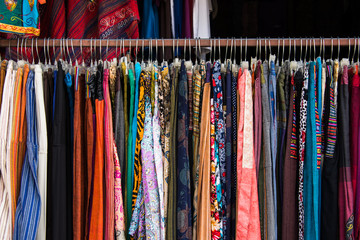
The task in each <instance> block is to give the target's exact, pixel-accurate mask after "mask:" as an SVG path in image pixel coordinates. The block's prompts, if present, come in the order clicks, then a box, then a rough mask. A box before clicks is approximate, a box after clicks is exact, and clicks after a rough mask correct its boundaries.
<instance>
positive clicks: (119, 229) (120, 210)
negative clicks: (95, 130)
mask: <svg viewBox="0 0 360 240" xmlns="http://www.w3.org/2000/svg"><path fill="white" fill-rule="evenodd" d="M114 165H115V168H114V170H115V174H114V179H115V180H114V182H115V184H114V185H115V202H114V204H115V237H116V240H125V218H124V205H123V198H122V189H121V170H120V162H119V157H118V153H117V148H116V144H115V141H114Z"/></svg>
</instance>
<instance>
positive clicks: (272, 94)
mask: <svg viewBox="0 0 360 240" xmlns="http://www.w3.org/2000/svg"><path fill="white" fill-rule="evenodd" d="M269 103H270V141H271V162H272V177H273V190H274V212H275V215H274V217H275V221H274V233H275V239H277V201H276V196H277V195H276V155H277V117H276V73H275V64H274V61H271V62H270V74H269Z"/></svg>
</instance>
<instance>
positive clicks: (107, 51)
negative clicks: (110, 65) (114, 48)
mask: <svg viewBox="0 0 360 240" xmlns="http://www.w3.org/2000/svg"><path fill="white" fill-rule="evenodd" d="M105 55H106V58H105V59H106V61H109V39H107V40H106V53H105Z"/></svg>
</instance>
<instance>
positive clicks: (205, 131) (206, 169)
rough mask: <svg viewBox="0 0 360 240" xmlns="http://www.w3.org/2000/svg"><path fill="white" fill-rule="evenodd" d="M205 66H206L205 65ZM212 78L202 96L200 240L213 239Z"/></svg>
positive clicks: (198, 229) (198, 235)
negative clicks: (211, 186)
mask: <svg viewBox="0 0 360 240" xmlns="http://www.w3.org/2000/svg"><path fill="white" fill-rule="evenodd" d="M203 66H204V65H203ZM204 67H205V66H204ZM210 91H211V87H210V76H209V75H208V77H207V78H206V82H205V84H204V91H203V94H202V105H201V123H200V129H201V131H200V142H201V143H202V144H201V145H200V146H199V181H198V188H197V189H198V202H197V209H198V211H197V212H198V213H197V229H196V236H197V239H199V240H207V239H211V216H210V211H211V210H210V181H209V179H210Z"/></svg>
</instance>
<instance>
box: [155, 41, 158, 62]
mask: <svg viewBox="0 0 360 240" xmlns="http://www.w3.org/2000/svg"><path fill="white" fill-rule="evenodd" d="M155 45H156V46H155V50H156V51H155V61H157V59H158V39H156V40H155Z"/></svg>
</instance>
